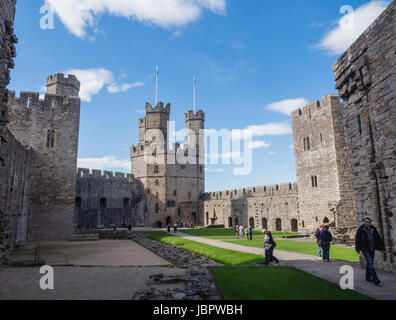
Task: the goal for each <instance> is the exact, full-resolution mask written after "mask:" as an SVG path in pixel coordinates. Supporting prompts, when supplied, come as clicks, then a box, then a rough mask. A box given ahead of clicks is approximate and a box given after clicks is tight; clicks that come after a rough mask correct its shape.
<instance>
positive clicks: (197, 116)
mask: <svg viewBox="0 0 396 320" xmlns="http://www.w3.org/2000/svg"><path fill="white" fill-rule="evenodd" d="M184 118H185V119H186V121H193V120H201V121H205V112H203V111H202V110H198V111H197V112H196V113H194V111H193V110H189V111H188V112H187V113H185V114H184Z"/></svg>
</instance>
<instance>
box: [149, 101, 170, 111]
mask: <svg viewBox="0 0 396 320" xmlns="http://www.w3.org/2000/svg"><path fill="white" fill-rule="evenodd" d="M170 107H171V105H170V103H168V104H167V105H166V107H165V108H164V103H163V102H158V103H157V106H156V107H155V108H153V107H152V106H151V104H150V103H148V102H147V103H146V113H158V112H162V113H167V114H170Z"/></svg>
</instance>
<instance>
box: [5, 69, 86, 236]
mask: <svg viewBox="0 0 396 320" xmlns="http://www.w3.org/2000/svg"><path fill="white" fill-rule="evenodd" d="M54 82H55V84H54ZM71 83H72V84H73V88H75V89H74V91H73V94H74V95H73V96H67V94H68V93H70V92H71V91H70V84H71ZM47 85H48V86H51V90H53V92H56V94H55V93H53V94H48V93H47V94H46V95H45V97H44V99H40V98H39V93H37V92H21V94H20V97H19V98H17V97H15V92H10V94H9V98H10V99H9V102H8V110H9V117H10V123H9V124H8V127H9V129H10V131H11V132H12V133H13V134H14V135H15V137H16V138H17V139H18V141H20V142H21V143H22V144H23V145H24V146H26V147H30V148H32V149H33V150H34V151H35V153H36V155H37V157H36V161H35V167H34V169H33V170H32V189H31V207H30V216H29V229H28V238H29V239H30V240H64V239H69V237H70V236H71V235H72V234H73V232H74V227H75V219H74V212H75V208H74V207H75V192H76V169H77V148H78V132H79V118H80V99H79V98H78V96H77V95H78V88H79V86H80V83H79V81H78V80H77V79H76V78H75V77H74V76H71V75H70V76H69V77H68V78H65V77H64V76H63V75H55V76H50V77H48V79H47ZM51 92H52V91H51Z"/></svg>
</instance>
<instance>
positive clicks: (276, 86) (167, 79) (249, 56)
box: [10, 0, 386, 191]
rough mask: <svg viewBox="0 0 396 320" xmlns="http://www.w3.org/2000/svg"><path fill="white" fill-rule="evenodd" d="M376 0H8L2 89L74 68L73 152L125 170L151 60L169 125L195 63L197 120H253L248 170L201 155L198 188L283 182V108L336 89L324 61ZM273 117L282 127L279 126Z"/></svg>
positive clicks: (241, 124)
mask: <svg viewBox="0 0 396 320" xmlns="http://www.w3.org/2000/svg"><path fill="white" fill-rule="evenodd" d="M45 3H48V4H51V5H52V7H53V9H54V17H55V18H54V29H51V30H43V29H42V28H40V19H41V18H42V16H43V14H40V8H41V7H42V6H43V5H44V4H45ZM92 3H95V7H93V6H92ZM346 4H347V5H350V6H351V8H353V9H354V15H353V24H352V25H348V24H347V27H344V28H340V24H339V22H340V21H341V23H342V22H344V23H349V22H350V21H349V20H348V19H350V18H351V17H352V16H351V14H348V13H349V11H343V12H344V14H342V13H340V9H341V8H342V6H344V5H346ZM385 6H386V2H384V1H372V2H368V1H356V0H350V1H348V3H345V1H338V0H333V1H317V0H301V1H286V0H279V1H267V0H249V1H242V0H163V1H162V2H161V1H159V0H146V1H138V0H117V1H110V0H97V1H89V0H66V1H65V0H46V1H44V0H34V1H18V3H17V15H16V22H15V33H16V34H17V36H18V38H19V43H18V45H17V58H16V59H15V62H16V67H15V69H14V70H13V71H12V74H11V76H12V80H11V84H10V89H12V90H16V91H17V92H19V91H21V90H24V91H34V92H36V91H40V92H41V93H44V91H43V90H44V89H43V86H45V79H46V76H47V75H50V74H54V73H57V72H71V73H76V74H77V76H79V75H80V77H81V78H82V79H83V81H84V90H83V92H81V95H80V96H81V98H82V100H83V101H82V108H81V124H80V141H79V159H80V160H79V164H80V165H84V166H88V167H91V168H99V169H106V170H115V171H128V167H129V163H128V158H129V148H130V146H131V145H132V144H137V142H138V128H137V121H138V118H140V117H142V116H143V115H142V113H141V112H142V110H144V106H145V103H146V102H150V103H152V104H154V99H155V80H154V70H155V65H156V64H158V65H159V70H160V74H159V100H161V101H164V102H165V103H167V102H170V103H171V105H172V111H171V112H172V113H171V119H172V120H175V121H176V127H177V129H182V128H183V127H184V112H186V111H187V110H189V109H191V108H192V77H193V74H195V75H196V78H197V106H198V107H200V108H202V109H203V110H204V111H205V112H206V128H207V129H217V130H220V129H223V128H225V129H229V130H231V129H244V128H247V127H249V126H256V127H255V128H256V129H258V130H257V133H256V134H255V135H254V138H253V141H256V143H255V146H256V147H255V148H254V149H253V168H252V171H251V173H250V174H249V175H244V176H235V175H233V166H229V165H219V166H210V167H209V169H208V172H207V174H206V189H207V191H213V190H219V189H223V190H224V189H234V188H239V187H244V186H255V185H266V184H273V183H282V182H294V181H295V179H296V175H295V163H294V151H293V149H292V147H291V145H292V143H293V138H292V135H291V131H290V125H291V121H290V116H289V115H288V113H289V112H290V110H291V109H292V108H294V107H301V106H302V105H303V104H304V103H305V102H311V101H314V100H316V99H320V98H321V97H322V96H323V95H326V94H330V93H336V91H335V89H334V79H333V73H332V64H333V63H334V62H335V60H336V59H337V56H339V54H340V53H341V52H342V51H343V50H344V49H345V48H347V47H348V45H350V44H351V43H352V42H353V40H354V39H356V37H357V36H358V35H359V34H360V33H361V32H362V31H363V30H364V29H365V28H366V27H367V26H368V25H369V24H370V23H371V21H373V19H375V17H376V16H378V15H379V13H380V12H381V11H382V10H383V9H384V8H385ZM345 14H348V15H345ZM340 19H341V20H340ZM348 26H352V27H351V28H348ZM80 80H81V79H80ZM268 124H272V125H271V126H268ZM285 126H286V128H289V130H279V128H285ZM260 128H261V129H263V128H264V130H260Z"/></svg>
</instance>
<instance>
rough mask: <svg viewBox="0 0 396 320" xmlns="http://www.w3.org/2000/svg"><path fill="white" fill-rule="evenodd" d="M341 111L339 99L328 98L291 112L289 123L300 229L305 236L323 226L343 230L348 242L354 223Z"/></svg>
mask: <svg viewBox="0 0 396 320" xmlns="http://www.w3.org/2000/svg"><path fill="white" fill-rule="evenodd" d="M341 110H342V104H341V102H340V98H339V97H338V96H337V95H329V96H325V97H323V98H322V101H321V103H320V102H319V101H315V102H313V103H310V104H308V105H306V106H304V107H303V108H302V109H299V110H296V111H294V112H293V113H292V122H293V138H294V151H295V157H296V170H297V184H298V204H299V212H300V221H299V224H300V227H301V228H302V229H303V230H305V231H306V232H307V233H312V232H313V231H314V230H316V228H317V227H318V226H319V225H320V224H324V223H325V224H330V225H331V226H332V227H335V228H338V227H340V228H341V227H342V230H341V229H339V231H342V232H344V233H345V236H346V237H345V239H344V240H345V241H347V240H350V239H352V238H353V235H354V232H355V230H356V229H355V226H356V223H355V211H354V207H353V192H352V186H351V179H352V178H351V173H350V172H351V171H350V170H351V169H350V154H349V151H350V150H349V146H348V144H347V143H346V136H345V130H344V127H343V122H342V118H341V117H340V114H341ZM340 236H341V235H340Z"/></svg>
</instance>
